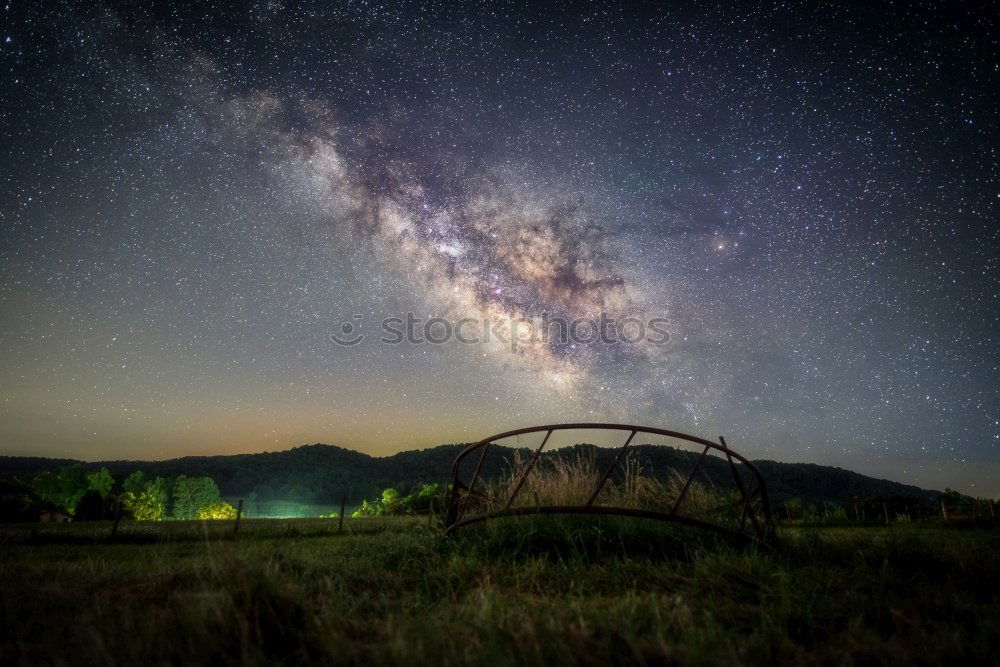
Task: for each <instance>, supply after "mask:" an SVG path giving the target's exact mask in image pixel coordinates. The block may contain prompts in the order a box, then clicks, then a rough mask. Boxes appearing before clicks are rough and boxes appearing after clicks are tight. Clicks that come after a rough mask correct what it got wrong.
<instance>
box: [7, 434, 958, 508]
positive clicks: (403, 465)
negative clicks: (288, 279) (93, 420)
mask: <svg viewBox="0 0 1000 667" xmlns="http://www.w3.org/2000/svg"><path fill="white" fill-rule="evenodd" d="M464 446H465V445H462V444H452V445H440V446H437V447H432V448H430V449H423V450H413V451H405V452H399V453H398V454H393V455H391V456H384V457H375V456H370V455H368V454H364V453H362V452H357V451H354V450H351V449H345V448H343V447H337V446H334V445H323V444H314V445H302V446H300V447H295V448H294V449H290V450H287V451H283V452H263V453H260V454H235V455H226V456H186V457H183V458H178V459H169V460H165V461H98V462H80V461H74V460H72V459H48V458H42V457H19V456H0V476H2V477H11V476H17V477H20V478H22V479H25V480H27V479H30V478H31V477H33V476H34V475H36V474H37V473H38V472H41V471H42V470H52V469H57V468H62V467H64V466H67V465H71V464H73V463H83V465H84V466H85V467H87V468H99V467H101V466H105V467H107V468H108V470H109V471H110V472H111V474H112V475H113V476H114V477H115V479H116V480H118V481H119V482H120V481H121V480H123V479H124V478H125V477H126V476H127V475H129V474H130V473H132V472H133V471H135V470H143V471H144V472H146V473H147V474H150V475H161V476H164V477H173V476H176V475H188V476H202V475H208V476H210V477H212V478H213V479H214V480H215V481H216V483H217V484H218V485H219V488H220V489H221V491H222V495H223V496H227V497H246V498H254V497H255V498H257V499H258V500H272V499H281V500H295V501H299V502H313V503H334V502H337V501H339V500H340V498H341V496H346V497H347V499H348V500H349V501H350V502H360V501H361V500H362V499H364V498H368V499H374V498H375V497H376V496H377V494H378V493H379V492H380V490H381V489H383V488H388V487H395V488H397V489H399V490H400V491H403V492H408V491H410V490H412V489H414V488H416V487H417V486H419V485H420V484H422V483H426V482H446V481H448V480H449V479H450V476H451V465H452V461H453V460H454V458H455V456H456V455H457V454H458V452H460V451H461V450H462V448H463V447H464ZM524 451H525V453H528V450H524ZM514 452H515V450H514V449H513V448H509V447H503V446H499V445H493V447H492V449H491V454H490V456H488V457H487V459H486V461H485V462H484V466H483V471H482V475H483V477H484V478H485V479H487V480H491V479H495V478H497V477H498V476H499V475H501V474H502V473H503V472H504V470H505V469H507V468H508V467H509V465H510V464H511V462H512V461H513V458H514ZM615 453H616V451H615V450H613V449H607V448H602V447H595V446H593V445H586V444H580V445H575V446H573V447H564V448H562V449H559V450H555V451H552V452H547V453H546V454H545V455H546V456H561V457H573V456H588V457H589V456H592V457H593V458H594V459H595V462H596V465H597V466H598V468H599V469H603V468H604V467H605V466H608V465H610V464H611V462H612V461H613V458H614V456H615ZM631 456H633V457H637V459H638V462H639V465H640V466H641V469H642V470H643V471H644V473H645V474H649V475H654V476H656V477H659V478H666V477H669V476H670V475H672V474H674V473H673V471H674V470H678V471H681V472H686V471H689V470H691V468H692V467H693V466H694V464H695V461H696V460H697V458H698V453H694V452H690V451H686V450H681V449H677V448H674V447H669V446H664V445H639V446H636V447H634V448H633V451H632V454H631ZM477 461H478V454H474V455H472V456H470V457H468V459H467V460H466V462H465V465H466V466H469V469H470V470H471V468H472V467H473V466H475V464H476V462H477ZM754 464H755V465H756V466H757V468H758V469H759V470H760V472H761V474H762V475H763V476H764V479H765V480H766V482H767V486H768V491H769V494H770V497H771V499H772V500H773V501H775V502H780V501H782V500H784V499H787V498H792V497H798V498H802V499H803V500H805V501H808V502H823V501H833V502H837V503H840V504H842V505H849V504H850V501H851V498H852V497H874V496H905V497H912V498H917V499H920V500H921V501H924V502H928V503H929V502H933V501H935V500H936V499H937V497H938V496H939V495H940V492H938V491H931V490H927V489H921V488H919V487H916V486H911V485H908V484H900V483H899V482H893V481H891V480H886V479H875V478H873V477H868V476H866V475H862V474H859V473H856V472H852V471H850V470H843V469H841V468H835V467H832V466H823V465H816V464H811V463H781V462H778V461H766V460H762V461H754ZM699 481H701V482H702V483H705V484H709V485H711V486H715V487H717V488H719V489H722V490H730V489H733V488H734V487H735V482H734V479H733V475H732V470H731V469H730V467H729V465H728V463H727V462H726V461H725V459H722V458H719V457H715V456H709V457H707V458H706V459H705V461H704V464H703V468H702V474H701V476H700V477H699Z"/></svg>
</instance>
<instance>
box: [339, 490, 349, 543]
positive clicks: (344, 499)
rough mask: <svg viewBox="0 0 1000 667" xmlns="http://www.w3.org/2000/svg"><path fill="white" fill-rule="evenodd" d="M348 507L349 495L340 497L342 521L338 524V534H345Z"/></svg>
mask: <svg viewBox="0 0 1000 667" xmlns="http://www.w3.org/2000/svg"><path fill="white" fill-rule="evenodd" d="M346 505H347V495H346V494H344V495H342V496H340V521H339V523H338V524H337V532H338V533H342V532H344V507H345V506H346Z"/></svg>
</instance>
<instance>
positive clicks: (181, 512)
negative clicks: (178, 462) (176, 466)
mask: <svg viewBox="0 0 1000 667" xmlns="http://www.w3.org/2000/svg"><path fill="white" fill-rule="evenodd" d="M173 498H174V507H173V515H174V518H175V519H194V518H195V517H197V516H198V510H200V509H201V508H202V507H205V506H206V505H211V504H212V503H214V502H217V501H218V500H219V487H218V486H216V484H215V480H213V479H212V478H211V477H185V476H184V475H180V476H179V477H177V479H176V480H175V481H174V493H173Z"/></svg>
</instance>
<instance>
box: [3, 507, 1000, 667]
mask: <svg viewBox="0 0 1000 667" xmlns="http://www.w3.org/2000/svg"><path fill="white" fill-rule="evenodd" d="M651 523H655V522H651ZM366 525H367V524H366ZM509 525H510V526H511V529H512V530H514V529H516V530H517V531H520V532H522V533H530V532H532V531H536V534H540V533H539V532H538V531H539V529H538V527H537V526H535V525H534V524H533V523H532V522H530V521H529V522H523V523H519V522H518V521H511V522H510V524H509ZM329 526H330V522H329V521H326V520H293V521H266V520H260V521H253V520H251V521H249V522H248V524H247V531H246V532H245V533H243V532H241V533H240V535H239V537H238V538H236V539H232V538H230V537H224V536H223V535H217V534H213V533H211V532H205V531H203V530H202V526H201V525H199V524H197V523H195V522H183V523H182V522H177V523H176V524H174V525H170V526H163V525H156V526H154V528H155V529H159V528H164V529H167V530H168V532H169V533H171V537H170V538H168V539H163V540H158V541H156V542H151V543H143V544H137V543H113V542H105V541H104V538H103V534H104V533H105V532H106V530H107V526H106V525H100V524H81V525H80V526H76V527H72V526H52V527H51V528H49V527H46V530H47V531H51V532H52V533H53V534H55V533H58V532H61V531H65V530H69V529H70V528H72V529H73V531H74V532H75V531H80V530H91V531H94V532H95V533H96V534H99V535H98V537H97V539H95V540H94V541H93V542H91V543H86V544H85V543H79V544H77V543H56V542H52V543H48V544H41V545H39V544H36V543H33V542H31V541H29V540H19V539H18V540H16V539H7V540H0V562H2V563H3V565H4V566H3V567H0V663H2V664H11V665H17V664H27V665H33V664H88V665H91V664H92V665H117V664H230V663H241V664H261V665H264V664H275V663H282V664H285V663H293V664H294V663H303V664H304V663H309V664H359V665H360V664H366V665H367V664H407V665H421V664H434V665H461V664H476V665H494V664H526V665H551V664H566V663H572V664H575V663H588V664H609V663H610V664H614V663H630V664H631V663H636V664H649V663H653V664H682V665H684V664H706V665H708V664H711V665H719V664H761V665H772V664H838V665H852V664H902V665H909V664H996V656H997V654H998V653H997V651H998V648H1000V646H998V644H1000V640H998V637H1000V596H998V594H997V591H998V590H1000V535H998V534H997V533H995V532H990V531H983V530H953V529H949V528H940V527H934V526H931V527H927V528H922V527H920V526H905V527H902V526H901V527H892V528H852V529H839V528H837V529H789V531H788V535H787V538H786V539H784V540H783V549H782V551H781V552H779V553H776V554H768V553H763V552H754V551H742V550H738V551H737V550H732V549H726V548H725V547H718V548H713V547H710V546H706V547H704V548H700V549H697V550H690V551H688V552H686V553H685V554H684V557H682V558H664V557H662V555H656V556H655V557H650V556H649V555H647V554H644V553H636V552H631V553H623V552H621V551H616V550H614V549H608V550H606V551H604V552H601V553H593V552H583V551H579V550H577V551H576V552H574V551H571V550H564V551H563V553H562V555H561V556H560V557H558V558H553V557H550V556H546V555H544V554H543V553H542V552H540V551H536V550H529V549H519V548H504V549H493V548H491V547H490V542H489V540H477V539H476V538H474V537H471V536H470V537H469V538H461V539H442V538H441V535H440V532H439V531H438V530H435V529H433V528H430V527H428V526H427V524H426V522H425V521H422V520H420V519H416V518H413V519H401V520H399V521H396V522H392V523H387V524H386V529H385V530H383V531H380V532H377V533H370V534H358V533H354V534H351V533H344V534H334V533H332V532H327V531H329ZM588 526H589V527H588ZM595 527H596V528H597V529H604V528H606V527H605V526H602V524H601V523H600V522H591V523H587V522H583V523H581V524H580V525H579V526H578V529H579V530H580V531H581V534H583V531H586V530H594V529H595ZM24 530H26V528H25V527H23V526H7V527H0V533H2V532H5V531H13V532H20V531H24ZM526 539H527V538H526ZM538 545H539V546H540V547H541V546H544V544H543V542H542V541H541V540H540V541H539V543H538Z"/></svg>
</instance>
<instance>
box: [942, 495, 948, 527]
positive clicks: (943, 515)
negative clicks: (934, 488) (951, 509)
mask: <svg viewBox="0 0 1000 667" xmlns="http://www.w3.org/2000/svg"><path fill="white" fill-rule="evenodd" d="M941 516H942V518H944V520H945V521H947V520H948V507H947V506H946V505H945V503H944V496H941Z"/></svg>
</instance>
